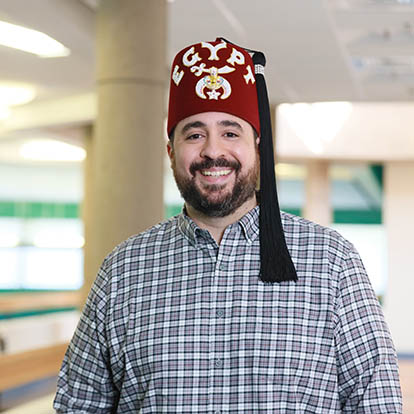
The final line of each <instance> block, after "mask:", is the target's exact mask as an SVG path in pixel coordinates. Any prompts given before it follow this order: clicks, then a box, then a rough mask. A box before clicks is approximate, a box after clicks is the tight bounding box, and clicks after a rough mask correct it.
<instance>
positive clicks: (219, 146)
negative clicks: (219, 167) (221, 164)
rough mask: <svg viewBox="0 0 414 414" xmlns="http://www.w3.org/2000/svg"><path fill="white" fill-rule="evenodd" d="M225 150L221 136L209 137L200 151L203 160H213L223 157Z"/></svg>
mask: <svg viewBox="0 0 414 414" xmlns="http://www.w3.org/2000/svg"><path fill="white" fill-rule="evenodd" d="M224 154H225V148H224V145H223V142H222V141H221V140H220V137H219V136H216V135H209V136H207V138H206V139H205V140H204V143H203V146H202V147H201V150H200V156H201V158H210V159H212V160H214V159H217V158H220V157H223V156H224Z"/></svg>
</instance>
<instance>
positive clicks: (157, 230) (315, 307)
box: [55, 207, 402, 414]
mask: <svg viewBox="0 0 414 414" xmlns="http://www.w3.org/2000/svg"><path fill="white" fill-rule="evenodd" d="M282 220H283V225H284V228H285V233H286V240H287V243H288V246H289V249H290V252H291V255H292V259H293V261H294V263H295V266H296V269H297V273H298V277H299V281H298V282H296V283H295V282H293V281H292V282H282V283H280V284H274V285H270V284H264V283H263V282H262V281H261V280H260V279H259V269H260V252H259V237H258V233H259V228H258V207H256V208H255V209H253V210H251V211H250V212H249V213H248V214H246V215H245V216H244V217H243V218H242V219H241V220H240V221H239V222H237V223H234V224H233V225H231V226H229V227H228V228H227V229H226V231H225V233H224V236H223V239H222V242H221V244H220V245H219V246H218V245H217V243H216V242H215V241H214V239H213V238H212V237H211V236H210V234H209V233H208V232H207V231H206V230H202V229H200V228H198V227H197V226H196V224H195V223H194V222H193V221H192V220H191V219H190V218H189V217H187V216H186V215H185V214H181V215H179V216H177V217H174V218H172V219H170V220H168V221H166V222H164V223H161V224H159V225H157V226H155V227H153V228H152V229H150V230H148V231H146V232H144V233H142V234H140V235H138V236H134V237H131V238H130V239H128V240H127V241H125V242H124V243H123V244H121V245H120V246H118V247H117V248H116V249H115V250H114V251H113V252H112V253H111V254H110V255H109V256H108V257H107V258H106V259H105V261H104V263H103V265H102V267H101V269H100V271H99V274H98V277H97V279H96V281H95V283H94V285H93V288H92V290H91V293H90V295H89V298H88V301H87V304H86V307H85V309H84V311H83V314H82V317H81V320H80V323H79V326H78V328H77V330H76V332H75V334H74V337H73V339H72V342H71V344H70V346H69V348H68V351H67V353H66V356H65V359H64V362H63V366H62V370H61V373H60V378H59V384H58V391H57V395H56V399H55V409H56V410H57V412H58V413H71V414H75V413H79V414H80V413H99V414H104V413H122V414H127V413H142V414H146V413H222V414H224V413H280V414H281V413H312V414H314V413H378V414H384V413H393V414H396V413H401V412H402V408H401V395H400V388H399V380H398V369H397V361H396V356H395V351H394V348H393V345H392V341H391V339H390V335H389V333H388V329H387V327H386V325H385V322H384V319H383V315H382V312H381V309H380V307H379V305H378V302H377V300H376V298H375V295H374V292H373V290H372V288H371V285H370V283H369V281H368V278H367V275H366V272H365V270H364V267H363V265H362V263H361V260H360V258H359V256H358V253H357V252H356V251H355V249H354V247H353V246H352V245H351V244H350V243H349V242H347V241H346V240H344V239H343V238H342V237H341V236H339V235H338V233H336V232H335V231H333V230H330V229H326V228H323V227H321V226H318V225H316V224H313V223H310V222H308V221H306V220H304V219H301V218H299V217H295V216H291V215H288V214H284V213H282Z"/></svg>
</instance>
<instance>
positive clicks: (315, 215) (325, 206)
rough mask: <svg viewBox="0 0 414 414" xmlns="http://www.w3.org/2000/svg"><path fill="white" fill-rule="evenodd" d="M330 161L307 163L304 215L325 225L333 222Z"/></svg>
mask: <svg viewBox="0 0 414 414" xmlns="http://www.w3.org/2000/svg"><path fill="white" fill-rule="evenodd" d="M330 193H331V183H330V180H329V162H328V161H322V160H311V161H309V162H308V163H307V174H306V182H305V206H304V210H303V216H304V217H305V218H306V219H308V220H311V221H314V222H315V223H318V224H321V225H323V226H329V225H331V224H332V221H333V220H332V207H331V197H330Z"/></svg>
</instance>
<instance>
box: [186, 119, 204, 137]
mask: <svg viewBox="0 0 414 414" xmlns="http://www.w3.org/2000/svg"><path fill="white" fill-rule="evenodd" d="M206 126H207V125H206V124H205V123H204V122H201V121H194V122H189V123H188V124H185V125H184V126H183V129H182V130H181V133H182V134H185V133H186V132H187V131H188V130H189V129H191V128H203V127H206Z"/></svg>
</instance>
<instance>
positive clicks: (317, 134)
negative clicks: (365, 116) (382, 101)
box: [278, 102, 352, 155]
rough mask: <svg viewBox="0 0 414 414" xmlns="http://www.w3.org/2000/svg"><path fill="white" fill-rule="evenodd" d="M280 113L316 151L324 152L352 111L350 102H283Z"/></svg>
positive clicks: (311, 148) (316, 152) (312, 149)
mask: <svg viewBox="0 0 414 414" xmlns="http://www.w3.org/2000/svg"><path fill="white" fill-rule="evenodd" d="M278 111H280V112H278V113H280V115H281V117H283V118H285V119H286V121H287V122H288V124H289V126H290V127H291V128H292V130H293V131H294V132H295V134H296V135H297V136H298V137H299V138H300V139H301V140H302V141H303V143H304V144H305V145H306V146H307V147H308V148H309V149H310V150H311V151H312V152H313V153H314V154H318V155H320V154H322V153H323V152H324V151H325V148H326V146H327V145H328V144H329V143H330V142H331V141H332V140H333V139H334V138H335V136H336V135H337V134H338V132H339V131H340V129H341V128H342V127H343V125H344V124H345V122H346V121H347V120H348V118H349V116H350V115H351V113H352V104H351V103H349V102H316V103H312V104H308V103H296V104H282V105H280V106H279V108H278Z"/></svg>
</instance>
